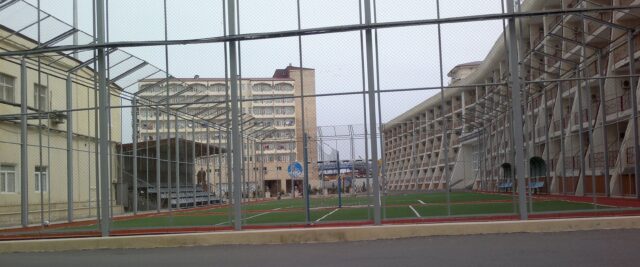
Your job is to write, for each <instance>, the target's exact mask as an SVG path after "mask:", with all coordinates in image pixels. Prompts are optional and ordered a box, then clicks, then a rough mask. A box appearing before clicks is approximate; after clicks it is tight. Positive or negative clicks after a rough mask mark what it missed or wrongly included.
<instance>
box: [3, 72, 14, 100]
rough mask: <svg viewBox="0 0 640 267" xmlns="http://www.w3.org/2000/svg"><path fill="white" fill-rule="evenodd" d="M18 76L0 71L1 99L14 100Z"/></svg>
mask: <svg viewBox="0 0 640 267" xmlns="http://www.w3.org/2000/svg"><path fill="white" fill-rule="evenodd" d="M15 83H16V78H13V77H11V76H9V75H6V74H3V73H0V100H4V101H7V102H14V101H15V100H14V98H13V95H14V89H15Z"/></svg>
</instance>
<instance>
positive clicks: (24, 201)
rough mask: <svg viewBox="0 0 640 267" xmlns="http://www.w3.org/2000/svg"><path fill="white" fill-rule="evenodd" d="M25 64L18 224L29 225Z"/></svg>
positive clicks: (23, 62) (24, 69)
mask: <svg viewBox="0 0 640 267" xmlns="http://www.w3.org/2000/svg"><path fill="white" fill-rule="evenodd" d="M27 99H28V98H27V62H26V59H25V57H22V60H21V64H20V113H22V115H20V196H21V199H20V215H21V216H20V222H21V224H22V227H27V226H28V225H29V164H28V163H29V162H28V160H29V150H28V146H27V142H28V139H27V133H28V132H27V131H28V128H27V112H28V110H27Z"/></svg>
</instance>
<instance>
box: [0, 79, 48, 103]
mask: <svg viewBox="0 0 640 267" xmlns="http://www.w3.org/2000/svg"><path fill="white" fill-rule="evenodd" d="M15 88H16V78H15V77H12V76H10V75H7V74H4V73H0V100H2V101H6V102H12V103H14V102H15V91H16V90H15ZM33 103H34V107H35V108H36V109H38V110H42V111H49V90H48V88H47V87H46V86H44V85H40V84H34V85H33Z"/></svg>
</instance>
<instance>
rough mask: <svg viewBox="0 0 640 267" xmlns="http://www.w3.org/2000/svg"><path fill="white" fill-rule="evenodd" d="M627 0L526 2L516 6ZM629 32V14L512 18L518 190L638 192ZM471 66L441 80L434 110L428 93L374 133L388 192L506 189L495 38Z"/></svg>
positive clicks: (500, 65) (504, 121) (636, 13)
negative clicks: (520, 163)
mask: <svg viewBox="0 0 640 267" xmlns="http://www.w3.org/2000/svg"><path fill="white" fill-rule="evenodd" d="M638 4H640V1H637V0H635V1H634V0H588V1H587V0H571V1H541V0H529V1H524V2H523V3H522V10H523V11H541V10H556V9H576V8H590V7H606V6H619V7H624V6H628V5H638ZM639 24H640V10H638V9H626V10H625V9H623V10H617V11H599V12H587V13H584V14H579V13H566V14H555V15H547V16H539V17H531V18H526V19H523V20H521V21H520V23H519V28H520V29H521V30H522V31H521V32H520V35H519V36H518V42H520V44H519V47H520V51H519V60H520V67H521V73H520V74H519V76H520V77H521V79H522V80H523V81H524V83H523V84H524V94H523V104H522V107H523V113H524V114H523V120H524V127H523V132H524V141H525V148H524V149H525V150H524V151H525V170H524V171H525V177H526V178H527V181H528V182H527V183H526V184H527V187H528V188H530V189H532V190H535V191H536V192H538V193H549V194H565V195H576V196H582V195H593V194H596V195H601V196H615V197H626V196H637V195H638V190H637V186H638V181H637V179H638V178H637V177H638V174H637V173H636V169H637V166H636V165H637V164H638V162H637V160H636V156H635V150H636V147H637V146H638V144H637V140H634V135H635V136H637V134H638V129H637V128H634V124H635V123H634V119H633V118H636V119H637V114H638V113H637V107H634V106H633V103H634V102H636V101H634V99H633V96H635V95H637V78H634V79H630V74H631V73H633V75H637V73H638V64H637V63H636V61H637V58H638V56H639V54H640V53H639V52H638V51H639V50H640V35H638V34H637V33H635V31H633V30H632V29H634V28H636V27H637V26H638V25H639ZM630 48H631V49H630ZM630 59H631V60H630ZM630 63H635V64H630ZM471 65H474V66H466V65H460V66H458V67H456V68H454V70H452V72H451V73H450V76H451V77H452V83H451V84H450V85H449V87H447V88H446V90H445V102H444V107H441V106H440V104H441V102H440V95H436V96H434V97H432V98H430V99H428V100H426V101H425V102H423V103H421V104H420V105H418V106H416V107H414V108H412V109H411V110H409V111H407V112H406V113H404V114H402V115H400V116H399V117H397V118H395V119H393V120H392V121H390V122H389V123H387V124H385V125H384V131H383V133H384V142H383V144H384V149H385V150H384V152H385V154H384V156H385V167H386V176H387V177H388V187H389V188H390V189H391V190H414V189H423V190H427V189H434V190H435V189H444V188H446V183H450V187H451V188H453V189H463V188H466V189H475V190H486V191H506V190H511V189H512V186H513V185H514V184H515V183H514V180H513V178H514V177H513V176H514V175H513V166H514V159H513V158H514V156H513V155H514V152H513V150H512V148H513V146H512V140H513V137H512V136H513V128H512V127H513V124H512V119H511V92H510V88H508V87H507V86H508V82H509V75H510V74H509V71H508V65H507V58H506V49H505V39H504V35H503V36H501V37H500V38H499V39H498V40H497V41H496V42H495V44H494V46H493V47H492V49H491V51H490V52H489V54H488V55H487V57H486V58H485V60H484V61H482V62H480V63H479V64H471ZM442 108H444V112H441V110H442ZM635 125H637V124H635ZM517 127H522V126H517ZM445 133H446V134H445ZM445 150H448V151H447V152H445Z"/></svg>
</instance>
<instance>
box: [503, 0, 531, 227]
mask: <svg viewBox="0 0 640 267" xmlns="http://www.w3.org/2000/svg"><path fill="white" fill-rule="evenodd" d="M507 12H508V13H510V14H513V13H514V7H513V1H511V0H508V1H507ZM508 21H509V24H508V31H509V34H508V35H507V38H508V43H507V46H508V49H509V54H508V56H509V71H510V72H511V107H512V114H513V116H512V119H513V122H512V123H513V124H514V126H513V132H514V133H513V135H514V146H515V152H516V157H515V161H516V162H514V165H515V171H516V177H517V180H518V202H519V208H520V210H519V212H520V219H521V220H527V219H528V212H527V203H526V201H527V199H526V197H527V196H526V195H525V194H526V192H525V187H526V185H525V179H524V151H523V149H524V141H523V136H522V127H521V125H522V106H521V104H522V102H521V96H520V94H521V93H520V89H521V85H520V65H518V51H517V42H518V40H517V36H516V19H515V18H514V17H511V18H509V20H508Z"/></svg>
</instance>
